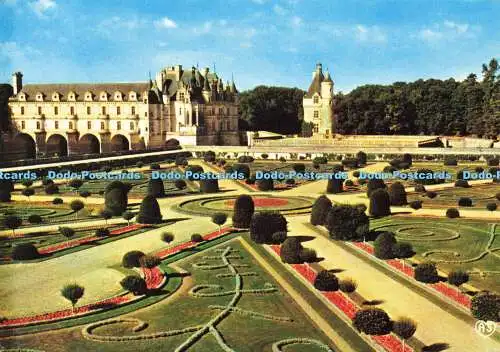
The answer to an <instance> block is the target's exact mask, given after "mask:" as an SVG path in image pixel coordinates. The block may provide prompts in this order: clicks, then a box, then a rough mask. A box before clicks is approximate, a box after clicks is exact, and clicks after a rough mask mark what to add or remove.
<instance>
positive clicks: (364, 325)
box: [353, 308, 392, 335]
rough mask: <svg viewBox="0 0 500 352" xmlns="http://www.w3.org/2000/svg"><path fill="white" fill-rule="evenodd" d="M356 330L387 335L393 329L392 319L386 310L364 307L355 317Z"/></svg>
mask: <svg viewBox="0 0 500 352" xmlns="http://www.w3.org/2000/svg"><path fill="white" fill-rule="evenodd" d="M353 324H354V327H355V328H356V330H358V331H360V332H363V333H365V334H367V335H386V334H388V333H390V332H391V330H392V321H391V319H390V318H389V316H388V315H387V313H386V312H385V311H383V310H382V309H379V308H369V309H362V310H359V311H357V312H356V314H355V315H354V318H353Z"/></svg>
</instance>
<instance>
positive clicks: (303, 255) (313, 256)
mask: <svg viewBox="0 0 500 352" xmlns="http://www.w3.org/2000/svg"><path fill="white" fill-rule="evenodd" d="M299 258H300V260H301V262H302V263H314V262H315V261H316V260H317V259H318V254H317V253H316V251H315V250H314V249H312V248H304V249H302V251H301V252H300V254H299Z"/></svg>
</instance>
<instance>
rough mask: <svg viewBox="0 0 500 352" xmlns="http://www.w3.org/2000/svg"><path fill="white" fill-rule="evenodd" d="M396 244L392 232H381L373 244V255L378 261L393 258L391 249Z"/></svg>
mask: <svg viewBox="0 0 500 352" xmlns="http://www.w3.org/2000/svg"><path fill="white" fill-rule="evenodd" d="M395 244H396V237H395V236H394V234H393V233H392V232H382V233H381V234H380V235H378V236H377V238H376V239H375V241H374V243H373V249H374V254H375V256H376V257H377V258H380V259H392V258H394V251H393V247H394V245H395Z"/></svg>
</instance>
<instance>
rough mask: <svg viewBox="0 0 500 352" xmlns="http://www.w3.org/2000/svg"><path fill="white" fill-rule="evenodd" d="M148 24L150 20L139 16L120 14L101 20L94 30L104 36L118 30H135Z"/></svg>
mask: <svg viewBox="0 0 500 352" xmlns="http://www.w3.org/2000/svg"><path fill="white" fill-rule="evenodd" d="M147 25H149V22H148V21H146V20H144V19H140V18H137V17H134V18H122V17H120V16H112V17H109V18H106V19H104V20H102V21H101V22H99V23H98V24H97V26H96V27H95V29H94V30H95V31H97V32H99V33H100V34H102V35H104V36H113V35H114V33H116V31H123V30H127V31H134V30H136V29H139V28H144V27H146V26H147Z"/></svg>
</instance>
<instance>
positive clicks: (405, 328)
mask: <svg viewBox="0 0 500 352" xmlns="http://www.w3.org/2000/svg"><path fill="white" fill-rule="evenodd" d="M415 331H417V323H416V322H415V321H413V320H412V319H410V318H400V319H398V320H396V321H395V322H394V323H393V324H392V332H394V333H395V334H396V335H398V336H399V338H400V339H401V343H402V345H403V348H402V350H403V351H404V350H405V342H406V340H408V339H409V338H410V337H412V336H413V335H414V334H415Z"/></svg>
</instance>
